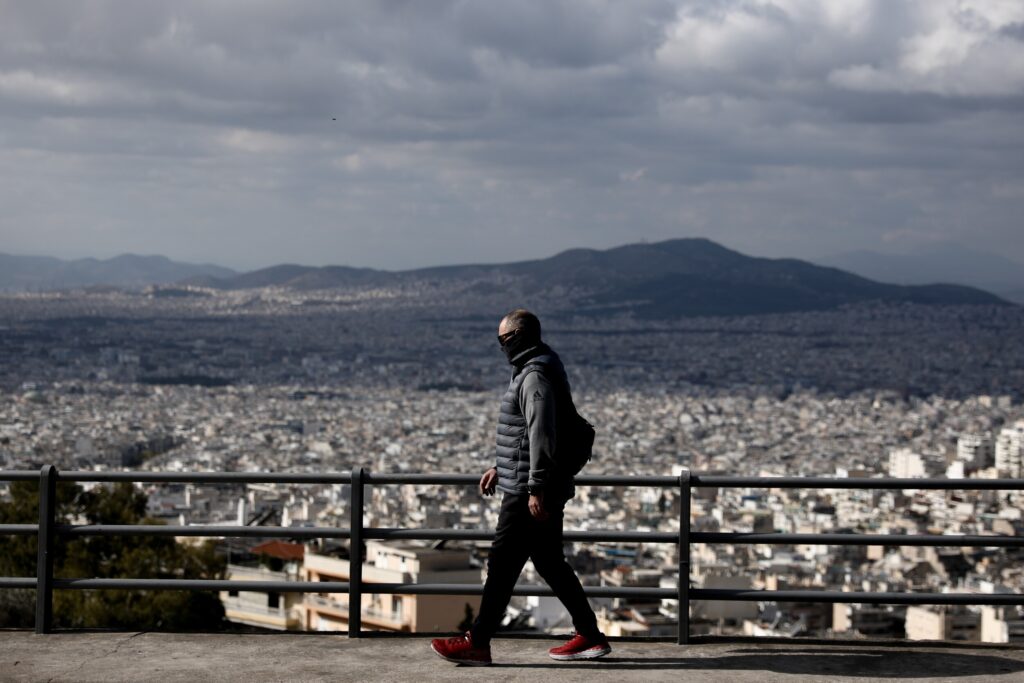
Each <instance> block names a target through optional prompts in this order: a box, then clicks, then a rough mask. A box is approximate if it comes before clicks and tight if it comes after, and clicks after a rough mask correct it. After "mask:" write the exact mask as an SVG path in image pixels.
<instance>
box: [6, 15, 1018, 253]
mask: <svg viewBox="0 0 1024 683" xmlns="http://www.w3.org/2000/svg"><path fill="white" fill-rule="evenodd" d="M0 13H2V16H3V17H4V21H3V22H0V201H2V202H3V205H4V207H5V211H4V215H3V217H0V238H2V239H3V242H2V246H0V250H7V251H15V252H37V253H58V252H59V255H66V256H72V255H74V256H78V255H86V254H88V255H97V256H103V255H110V254H113V253H117V252H121V251H127V250H132V251H142V252H162V253H166V254H168V255H170V256H174V257H178V258H189V259H195V260H202V261H218V262H222V263H225V264H227V265H233V266H239V267H248V266H255V265H262V264H266V263H271V262H277V261H284V260H290V261H300V262H306V263H324V262H334V263H351V264H358V265H374V266H383V267H409V266H416V265H427V264H433V263H443V262H453V261H472V260H488V261H493V260H502V259H506V258H523V257H529V256H542V255H547V254H549V253H551V252H553V251H555V250H557V249H561V248H567V247H571V246H580V245H587V246H596V247H605V246H611V245H614V244H620V243H624V242H629V241H634V240H637V239H641V238H647V239H660V238H666V237H675V236H684V235H706V236H709V237H712V238H713V239H719V240H721V241H723V242H724V243H726V244H727V245H730V246H733V247H738V248H741V249H745V250H748V251H751V252H754V253H769V254H779V255H781V254H793V255H814V254H819V253H825V252H830V251H838V250H842V249H848V248H858V247H860V248H864V247H866V248H879V247H880V246H884V244H885V242H887V241H899V240H903V241H910V242H913V241H915V240H918V241H926V240H932V239H949V240H958V239H959V240H970V241H971V242H972V243H973V244H976V245H980V246H984V245H986V244H987V245H989V246H990V247H993V248H999V250H1000V251H1001V252H1003V253H1007V254H1010V255H1015V256H1016V257H1017V258H1024V235H1022V234H1021V233H1020V231H1019V228H1018V226H1019V220H1018V217H1019V215H1020V214H1021V211H1022V209H1024V181H1022V180H1021V178H1022V177H1024V174H1022V171H1024V161H1022V160H1024V154H1022V152H1024V150H1022V149H1021V146H1022V145H1024V143H1022V142H1021V141H1022V140H1024V136H1022V133H1024V130H1022V128H1024V126H1022V124H1021V121H1022V120H1024V119H1022V117H1021V113H1022V109H1024V106H1022V105H1024V44H1022V42H1021V40H1020V34H1021V31H1020V27H1021V26H1022V25H1024V8H1022V7H1021V6H1020V3H1019V2H1014V1H999V0H976V1H974V2H968V1H967V0H958V1H957V2H953V1H952V0H914V1H911V0H905V1H897V2H893V1H892V0H850V1H849V2H843V3H831V2H829V3H822V2H811V0H775V1H774V2H767V1H766V0H765V1H759V0H742V1H740V0H736V1H726V0H718V1H715V2H707V1H706V0H704V1H699V2H698V1H696V0H694V1H692V2H668V1H665V2H662V1H656V0H651V1H645V2H637V3H621V2H611V1H609V2H596V1H594V2H590V1H583V0H578V1H569V0H566V1H563V2H551V3H502V4H494V3H477V2H460V1H459V2H457V1H451V2H430V3H420V2H365V3H358V2H352V3H343V4H338V3H334V2H304V3H301V4H300V5H294V4H291V3H288V4H283V3H276V2H273V3H272V2H259V1H248V2H240V1H239V2H227V3H208V2H200V1H198V0H193V1H187V0H182V1H180V2H175V3H156V2H131V3H113V2H98V1H93V2H67V3H46V4H45V5H44V4H40V3H14V2H10V3H7V2H0Z"/></svg>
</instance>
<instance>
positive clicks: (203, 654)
mask: <svg viewBox="0 0 1024 683" xmlns="http://www.w3.org/2000/svg"><path fill="white" fill-rule="evenodd" d="M555 642H556V641H553V640H551V639H550V638H504V639H497V640H495V641H494V642H493V644H492V653H493V656H494V660H495V668H497V669H498V671H496V672H494V673H496V674H499V675H500V677H501V678H502V680H506V681H519V680H523V681H527V680H528V681H531V682H532V681H536V680H537V678H538V675H540V676H549V675H551V674H557V676H558V680H564V681H588V683H590V682H593V681H602V680H608V681H621V680H622V679H623V678H627V679H634V680H645V681H662V680H664V681H668V680H671V681H678V680H680V679H681V678H682V676H684V675H685V674H686V673H688V672H689V673H694V674H698V675H699V676H700V679H701V680H702V681H727V682H728V683H740V682H742V681H758V682H759V683H760V682H761V681H765V680H770V681H836V680H841V681H850V682H851V683H852V682H853V681H867V680H878V679H907V680H941V681H959V680H963V679H964V678H965V677H969V676H985V677H986V678H987V680H988V681H1011V680H1020V679H1021V677H1022V676H1024V648H1021V647H1013V646H984V645H978V644H973V643H972V644H959V643H909V642H899V641H878V642H865V641H858V642H851V641H838V642H829V641H820V640H797V639H787V640H781V639H779V640H766V639H758V640H756V641H753V640H749V639H729V640H724V639H714V640H710V639H703V641H702V642H700V643H698V644H694V645H685V646H679V645H676V644H674V643H668V642H651V641H644V642H637V641H612V647H613V651H612V654H611V655H609V656H608V657H605V658H603V659H600V660H595V661H590V662H555V661H553V660H551V659H548V657H547V656H546V652H545V651H546V650H547V648H549V647H551V646H552V645H553V644H554V643H555ZM0 643H2V646H0V671H3V678H4V680H11V681H39V680H50V681H104V682H109V681H121V680H132V681H150V680H151V681H161V682H164V681H195V680H216V681H246V683H254V682H256V681H270V680H273V681H281V680H302V681H326V680H331V681H349V680H359V681H367V680H382V681H405V680H416V679H418V680H429V681H458V680H467V681H468V680H480V678H481V675H480V674H481V671H480V670H479V669H476V668H474V667H462V666H455V665H453V664H450V663H448V662H444V661H442V660H441V659H439V658H437V657H436V656H435V655H433V654H432V653H431V652H430V649H429V643H430V639H429V637H425V636H405V637H386V636H381V637H369V638H362V639H359V640H349V639H348V638H347V637H345V636H343V635H326V634H319V633H309V634H299V633H295V634H288V633H282V634H179V633H148V632H143V633H112V632H103V633H97V632H92V633H83V632H74V633H55V634H50V635H36V634H34V633H31V632H29V631H11V630H7V631H0Z"/></svg>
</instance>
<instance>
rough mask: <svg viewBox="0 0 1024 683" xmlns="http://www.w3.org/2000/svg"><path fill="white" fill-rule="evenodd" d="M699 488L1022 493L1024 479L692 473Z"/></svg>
mask: <svg viewBox="0 0 1024 683" xmlns="http://www.w3.org/2000/svg"><path fill="white" fill-rule="evenodd" d="M690 482H691V484H692V485H693V486H695V487H701V488H765V489H879V490H881V489H922V490H924V489H929V490H937V491H939V490H952V491H1011V490H1024V479H890V478H888V477H884V478H883V477H879V478H868V477H733V476H719V475H710V474H693V475H691V477H690Z"/></svg>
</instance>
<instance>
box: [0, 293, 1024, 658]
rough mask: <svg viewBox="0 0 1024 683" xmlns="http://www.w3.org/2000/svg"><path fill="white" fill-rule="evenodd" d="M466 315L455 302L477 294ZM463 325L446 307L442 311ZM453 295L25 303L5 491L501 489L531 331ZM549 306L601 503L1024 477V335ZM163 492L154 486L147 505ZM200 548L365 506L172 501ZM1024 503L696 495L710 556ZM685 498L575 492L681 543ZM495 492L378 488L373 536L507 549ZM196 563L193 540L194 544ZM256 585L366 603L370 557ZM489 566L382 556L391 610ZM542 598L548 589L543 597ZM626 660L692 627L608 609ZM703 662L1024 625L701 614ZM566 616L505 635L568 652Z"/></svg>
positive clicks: (662, 570)
mask: <svg viewBox="0 0 1024 683" xmlns="http://www.w3.org/2000/svg"><path fill="white" fill-rule="evenodd" d="M449 294H450V293H449ZM436 302H443V303H436ZM496 306H498V304H496V303H495V302H493V301H491V300H490V296H484V297H482V298H481V299H479V300H473V299H467V298H465V297H453V296H446V293H445V292H444V291H443V288H441V287H437V289H435V290H430V289H429V288H428V287H426V286H423V287H417V286H409V287H408V288H406V289H398V290H388V289H380V288H377V289H374V288H369V287H367V288H362V289H360V288H353V289H350V290H343V291H339V290H330V291H326V290H325V291H303V292H298V291H294V290H285V289H278V288H263V289H249V290H241V291H228V292H224V291H216V290H211V289H204V288H199V287H183V288H173V289H169V288H149V289H148V290H144V291H131V290H119V289H91V290H79V291H65V292H53V293H31V294H29V293H22V294H6V295H3V296H2V297H0V321H2V323H0V353H2V354H3V357H4V358H5V363H4V364H3V366H2V368H0V387H2V390H3V392H4V394H5V397H4V398H5V400H4V401H3V402H2V404H0V468H2V469H34V468H38V467H40V466H41V465H43V464H54V465H56V466H57V467H58V468H60V469H64V470H67V469H72V470H98V471H103V470H117V469H122V468H123V469H131V470H153V471H208V470H210V471H227V472H246V471H272V472H309V473H324V472H337V471H342V472H344V471H348V470H350V469H351V468H352V467H356V466H362V467H365V468H369V469H370V470H371V471H373V472H430V473H470V474H477V473H480V472H482V471H483V470H484V469H486V468H487V467H489V466H490V464H491V463H492V462H493V457H494V445H493V439H494V424H495V419H496V414H497V404H498V399H499V398H500V396H501V393H502V392H503V390H504V386H505V383H506V382H507V379H508V374H507V373H508V366H507V365H506V364H505V361H504V358H503V357H502V356H501V354H500V352H499V350H498V348H497V345H496V343H495V342H494V330H495V329H496V326H497V320H498V318H500V316H501V315H502V314H503V313H504V309H502V308H500V307H496ZM544 306H545V304H544V302H543V301H541V302H538V306H537V309H538V311H539V312H540V313H541V316H542V319H543V320H545V323H546V327H545V330H546V331H545V338H546V339H547V341H549V343H551V345H552V346H553V347H554V348H556V349H557V350H558V351H559V353H560V354H561V355H562V357H563V358H564V359H565V361H566V365H567V368H568V371H569V376H570V381H571V382H572V384H573V388H574V395H575V398H576V403H577V405H578V406H579V408H580V411H581V413H582V414H584V415H585V416H586V417H587V418H588V419H590V420H591V421H592V422H593V423H594V424H595V425H596V426H597V441H596V443H595V459H594V461H593V462H591V463H590V464H589V465H588V466H587V469H586V473H587V474H627V475H678V474H679V473H680V472H681V471H682V470H683V469H684V468H686V469H690V470H691V471H694V472H700V473H717V474H729V475H748V476H768V477H771V476H782V475H806V476H835V477H909V478H914V477H929V478H953V479H956V478H965V477H967V478H997V477H1013V478H1016V477H1019V476H1021V467H1022V457H1024V456H1022V453H1024V406H1022V398H1024V396H1022V394H1021V390H1022V387H1024V363H1022V362H1021V361H1022V359H1024V313H1022V312H1021V310H1020V309H1019V308H1017V307H991V306H923V305H911V304H877V305H871V304H859V305H854V306H849V307H844V308H841V309H839V310H834V311H812V312H801V313H789V314H771V315H761V316H733V317H705V318H681V319H673V320H661V321H657V320H654V321H652V320H636V319H633V318H632V317H631V316H629V315H625V314H624V315H619V316H608V315H603V316H591V317H583V316H573V315H569V314H567V313H566V312H565V311H560V310H557V309H552V310H553V312H552V314H551V315H550V316H545V315H544V311H545V308H544ZM140 486H141V485H140ZM144 491H145V493H146V494H147V496H148V514H149V515H150V516H151V517H153V518H155V519H158V520H163V521H164V522H166V523H170V524H181V525H192V524H196V525H210V524H212V525H218V524H224V525H234V524H239V525H281V526H285V527H292V526H294V527H303V526H328V527H331V526H336V527H345V526H347V525H348V519H349V517H348V515H349V504H350V502H351V501H350V498H349V489H348V487H346V486H340V485H266V484H260V485H256V484H249V485H219V486H199V485H152V484H150V485H145V486H144ZM1021 496H1022V494H1021V492H1016V491H1006V492H991V491H990V492H965V491H921V490H912V489H908V490H895V491H893V490H881V491H871V490H815V489H795V490H789V489H770V488H769V489H703V488H698V489H695V490H694V500H693V507H692V518H691V526H692V528H693V529H694V530H696V531H733V532H765V533H766V532H784V533H826V532H856V533H878V534H920V533H927V534H968V535H1010V536H1013V535H1019V534H1020V533H1021V531H1022V524H1024V520H1022V519H1021V511H1022V503H1024V500H1022V498H1021ZM679 505H680V501H679V497H678V493H677V491H674V490H671V489H667V490H660V489H652V488H642V487H636V488H632V487H613V488H601V487H586V486H579V487H577V495H576V497H575V498H574V499H572V500H571V501H570V502H569V504H568V505H567V507H566V529H579V530H623V531H625V530H634V531H678V524H679V522H678V519H679ZM496 518H497V505H496V504H495V503H494V502H493V501H491V500H489V499H485V498H482V497H481V496H480V495H479V493H478V492H477V491H476V489H475V487H440V486H421V485H416V486H413V485H402V486H398V487H383V486H374V487H372V488H371V489H369V491H368V498H367V504H366V518H365V521H366V524H367V525H369V526H379V527H424V528H435V529H436V528H463V529H493V528H494V525H495V522H496ZM181 540H182V542H186V540H187V539H181ZM219 547H220V551H221V552H222V553H224V554H226V555H227V561H228V577H229V578H236V579H243V580H244V579H259V578H268V577H272V578H277V579H282V580H312V581H318V580H346V579H347V577H348V575H349V566H348V556H349V555H348V548H347V542H340V541H330V540H324V541H317V542H300V541H297V540H296V541H291V542H288V541H280V540H277V541H274V540H268V539H263V540H260V539H258V538H256V539H252V538H250V539H234V540H230V541H228V540H225V541H223V542H222V543H221V544H220V545H219ZM486 549H487V544H486V543H483V542H481V543H452V542H449V543H447V544H443V545H442V546H438V545H437V544H431V543H425V542H424V543H417V542H391V541H371V542H368V544H367V555H366V557H367V562H366V566H365V567H364V570H363V571H364V574H363V575H364V580H365V581H368V582H371V583H372V582H385V583H386V582H399V581H420V582H427V581H430V582H441V583H470V584H478V583H479V582H480V581H481V579H482V576H483V571H484V570H483V559H484V558H485V557H486ZM570 549H571V552H570V553H569V557H570V561H571V563H572V564H573V565H574V567H575V568H576V569H577V571H578V572H579V573H580V575H581V577H582V578H583V581H584V584H586V585H635V586H660V587H675V586H677V585H678V584H677V581H678V572H677V566H678V565H677V561H678V558H677V557H676V549H675V546H674V545H665V544H620V543H574V544H571V545H570ZM1020 559H1021V557H1020V553H1019V551H1017V550H1015V549H996V548H985V547H972V548H959V547H948V548H927V547H890V546H885V547H882V546H878V547H875V546H871V547H857V546H826V545H799V546H780V545H726V544H694V545H693V546H692V548H691V562H692V564H691V576H690V581H691V584H692V585H693V586H694V587H704V588H754V589H783V588H806V589H831V590H858V591H913V590H917V591H933V592H943V591H959V592H978V593H1003V592H1007V593H1011V592H1012V593H1020V592H1024V570H1022V569H1021V563H1020ZM521 581H522V582H523V583H540V579H539V577H537V576H536V575H535V574H534V573H533V572H532V571H530V570H528V571H527V572H525V573H524V576H523V577H522V579H521ZM345 598H346V596H343V595H333V594H315V595H314V594H305V595H304V594H301V593H296V594H292V593H282V594H277V593H268V592H258V591H252V592H246V591H241V592H230V593H229V592H227V591H225V592H223V593H222V594H221V599H222V603H223V605H224V607H225V612H226V615H227V617H228V619H229V620H231V621H233V622H235V623H236V624H240V625H246V626H249V627H254V628H271V629H281V630H321V631H340V630H345V629H346V628H347V621H348V605H347V602H346V600H345ZM477 600H478V598H471V597H466V596H429V597H428V596H390V595H367V596H366V597H365V601H364V604H363V605H362V613H363V623H364V628H372V629H379V630H395V631H403V630H404V631H451V630H455V629H456V628H457V627H458V625H459V624H460V623H462V622H463V621H464V620H465V619H466V615H467V610H468V611H469V612H470V613H471V612H472V611H473V610H475V609H476V608H477V606H478V602H477ZM593 604H594V605H595V607H596V609H597V612H598V616H599V620H600V624H601V626H602V629H603V630H604V632H605V633H607V634H608V635H612V636H616V635H653V636H664V635H672V634H674V633H675V629H676V621H677V618H678V604H677V602H676V601H674V600H667V599H666V600H660V601H659V600H655V601H641V600H629V599H624V598H617V599H600V598H599V599H594V600H593ZM691 622H692V626H691V627H692V629H693V632H694V633H725V634H747V635H805V636H808V635H810V636H829V637H837V638H838V637H867V636H872V637H896V638H904V637H906V638H910V639H952V640H971V641H985V642H1010V641H1016V640H1017V639H1019V638H1022V637H1024V615H1022V614H1021V613H1019V612H1018V611H1017V610H1016V608H1010V607H948V608H934V607H919V606H909V607H908V606H902V607H901V606H875V605H858V604H853V605H835V606H831V605H820V604H788V603H787V604H772V603H761V604H759V603H728V602H713V601H712V602H700V601H697V602H694V603H693V604H692V605H691ZM570 626H571V624H570V623H569V622H568V620H567V615H566V614H565V613H564V611H563V610H562V608H561V606H560V604H559V603H558V602H557V600H556V599H555V598H545V597H540V598H537V597H529V598H516V599H515V601H514V602H513V606H512V609H510V611H509V614H508V617H507V623H506V624H505V628H507V629H512V630H539V631H551V632H558V631H564V630H566V629H567V628H568V627H570Z"/></svg>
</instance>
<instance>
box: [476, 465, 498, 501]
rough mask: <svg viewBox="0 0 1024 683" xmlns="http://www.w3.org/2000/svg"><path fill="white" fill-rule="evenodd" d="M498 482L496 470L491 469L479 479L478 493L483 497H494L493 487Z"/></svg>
mask: <svg viewBox="0 0 1024 683" xmlns="http://www.w3.org/2000/svg"><path fill="white" fill-rule="evenodd" d="M497 481H498V468H497V467H492V468H491V469H489V470H487V471H486V472H484V475H483V476H482V477H480V493H481V494H482V495H485V496H493V495H494V486H495V484H496V483H497Z"/></svg>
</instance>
